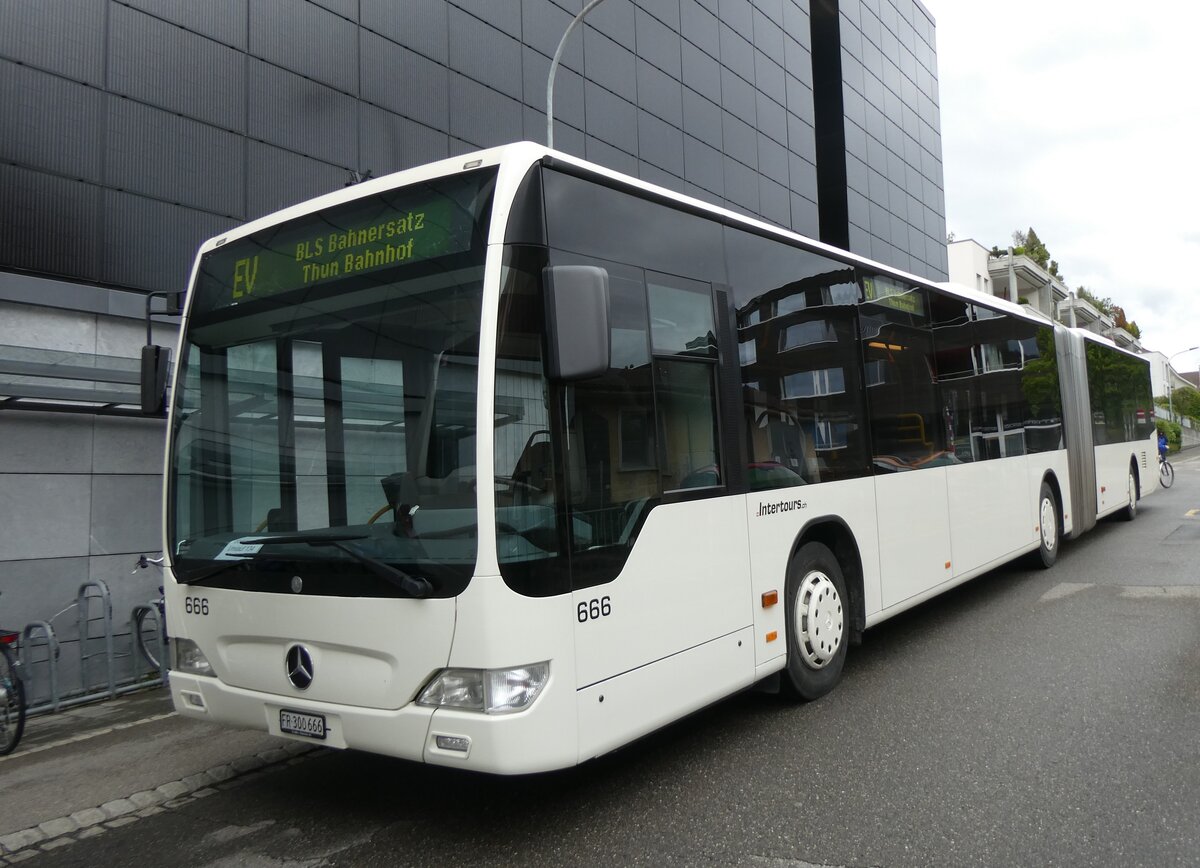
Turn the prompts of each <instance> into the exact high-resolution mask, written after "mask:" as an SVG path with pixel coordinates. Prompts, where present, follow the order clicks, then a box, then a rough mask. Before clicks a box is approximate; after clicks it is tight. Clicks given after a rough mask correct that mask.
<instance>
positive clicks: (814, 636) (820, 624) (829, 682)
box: [786, 542, 850, 701]
mask: <svg viewBox="0 0 1200 868" xmlns="http://www.w3.org/2000/svg"><path fill="white" fill-rule="evenodd" d="M786 599H787V640H788V649H787V650H788V654H787V675H788V678H787V681H788V683H789V685H790V686H791V688H792V692H793V693H794V694H795V695H796V696H798V697H799V698H800V699H803V700H806V701H807V700H812V699H817V698H818V697H821V696H824V695H825V694H826V693H828V692H829V691H830V690H832V689H833V688H834V685H836V684H837V683H838V680H839V679H840V678H841V676H842V666H843V664H844V663H845V662H846V646H847V644H848V639H849V622H850V608H849V601H850V598H849V597H848V596H847V594H846V579H845V577H844V576H843V574H842V566H841V564H840V563H838V559H837V558H836V557H835V556H834V554H833V552H831V551H830V550H829V548H828V547H827V546H825V545H823V544H821V543H819V542H810V543H806V544H805V545H803V546H801V548H800V550H799V551H798V552H796V555H795V557H793V558H792V562H791V564H790V565H789V567H788V577H787V594H786Z"/></svg>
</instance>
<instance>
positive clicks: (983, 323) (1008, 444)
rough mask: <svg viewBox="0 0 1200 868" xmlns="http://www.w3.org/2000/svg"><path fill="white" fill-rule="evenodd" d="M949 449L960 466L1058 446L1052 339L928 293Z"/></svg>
mask: <svg viewBox="0 0 1200 868" xmlns="http://www.w3.org/2000/svg"><path fill="white" fill-rule="evenodd" d="M929 299H930V306H931V312H932V325H933V334H934V349H935V370H936V375H937V382H938V392H939V400H940V402H941V408H942V415H943V418H944V420H945V426H946V436H947V450H948V451H949V452H952V453H953V454H954V456H955V457H956V458H957V459H958V460H960V461H982V460H985V459H989V458H1007V457H1012V456H1016V455H1024V454H1026V453H1030V452H1044V451H1048V450H1053V449H1060V448H1062V442H1063V440H1062V406H1061V398H1060V396H1059V392H1058V367H1057V359H1056V356H1055V351H1054V333H1053V331H1052V330H1051V329H1050V328H1049V327H1046V326H1041V325H1038V324H1036V323H1033V322H1030V321H1029V320H1026V319H1024V318H1022V317H1013V316H1008V315H1006V314H1003V313H1001V312H999V311H996V310H992V309H991V308H987V307H984V306H981V305H976V304H970V303H967V302H965V301H963V300H961V299H957V298H953V297H950V296H941V295H939V294H936V293H930V296H929Z"/></svg>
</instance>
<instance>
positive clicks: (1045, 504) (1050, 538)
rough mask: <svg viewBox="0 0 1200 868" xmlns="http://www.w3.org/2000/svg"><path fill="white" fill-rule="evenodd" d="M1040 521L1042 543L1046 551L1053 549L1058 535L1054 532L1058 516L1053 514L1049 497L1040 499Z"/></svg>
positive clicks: (1056, 527)
mask: <svg viewBox="0 0 1200 868" xmlns="http://www.w3.org/2000/svg"><path fill="white" fill-rule="evenodd" d="M1041 522H1042V545H1044V546H1045V547H1046V550H1047V551H1054V546H1055V543H1056V542H1057V539H1056V537H1057V536H1058V534H1057V533H1056V531H1057V530H1058V518H1057V516H1055V514H1054V504H1053V503H1051V502H1050V498H1048V497H1047V498H1046V499H1045V500H1043V501H1042V509H1041Z"/></svg>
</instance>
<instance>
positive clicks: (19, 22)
mask: <svg viewBox="0 0 1200 868" xmlns="http://www.w3.org/2000/svg"><path fill="white" fill-rule="evenodd" d="M108 6H109V2H108V0H37V2H31V0H0V57H7V58H8V59H9V60H17V61H20V62H21V63H24V64H28V65H29V66H36V67H38V68H39V69H45V70H47V71H49V72H55V73H58V74H59V75H61V76H64V77H66V78H69V79H72V80H73V81H82V82H85V83H87V84H90V85H94V86H96V87H102V86H103V85H104V21H105V16H106V14H107V12H108Z"/></svg>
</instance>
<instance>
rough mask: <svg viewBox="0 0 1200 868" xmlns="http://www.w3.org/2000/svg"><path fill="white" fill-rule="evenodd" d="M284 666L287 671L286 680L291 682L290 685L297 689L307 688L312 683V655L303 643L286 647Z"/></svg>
mask: <svg viewBox="0 0 1200 868" xmlns="http://www.w3.org/2000/svg"><path fill="white" fill-rule="evenodd" d="M284 668H285V669H286V671H287V677H288V681H290V682H292V686H293V687H295V688H296V689H297V690H307V689H308V685H310V684H312V681H313V662H312V655H311V654H309V653H308V649H307V648H305V647H304V646H303V645H293V646H292V647H291V648H289V649H288V652H287V656H286V657H285V658H284Z"/></svg>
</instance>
